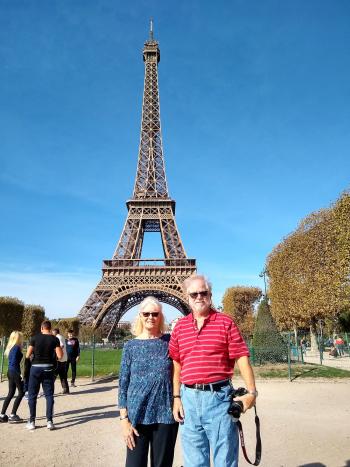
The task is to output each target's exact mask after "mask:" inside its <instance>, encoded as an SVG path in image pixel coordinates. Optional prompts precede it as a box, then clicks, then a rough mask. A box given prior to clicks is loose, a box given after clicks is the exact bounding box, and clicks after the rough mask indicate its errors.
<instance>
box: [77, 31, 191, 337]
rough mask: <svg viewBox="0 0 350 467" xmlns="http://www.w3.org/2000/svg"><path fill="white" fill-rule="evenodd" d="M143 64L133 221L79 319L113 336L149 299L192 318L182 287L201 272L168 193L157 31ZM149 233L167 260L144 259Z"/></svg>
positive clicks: (146, 47) (127, 223)
mask: <svg viewBox="0 0 350 467" xmlns="http://www.w3.org/2000/svg"><path fill="white" fill-rule="evenodd" d="M143 60H144V62H145V79H144V91H143V102H142V119H141V135H140V145H139V153H138V162H137V172H136V179H135V184H134V191H133V196H132V198H131V199H129V200H128V201H127V203H126V205H127V209H128V215H127V218H126V221H125V224H124V228H123V230H122V233H121V235H120V239H119V242H118V244H117V247H116V249H115V252H114V255H113V258H112V259H110V260H105V261H103V266H102V279H101V281H100V282H99V284H98V285H97V286H96V288H95V289H94V290H93V292H92V293H91V295H90V297H89V298H88V300H87V301H86V303H85V304H84V306H83V307H82V309H81V310H80V312H79V315H78V317H79V320H80V322H81V323H82V324H88V325H92V326H94V327H95V328H97V327H99V326H100V325H101V324H102V323H103V324H108V325H109V324H110V325H111V330H112V329H113V327H114V326H116V325H117V323H118V322H119V320H120V318H121V317H122V316H123V315H124V314H125V313H126V312H127V311H128V309H130V308H132V307H133V306H135V305H137V304H138V303H140V302H141V301H142V300H143V298H144V297H146V296H147V295H154V296H156V297H157V298H158V300H159V301H160V302H163V303H168V304H170V305H172V306H174V307H175V308H177V309H178V310H179V311H180V312H181V313H183V314H187V313H188V312H189V309H188V306H187V298H186V296H185V294H184V293H183V291H182V287H181V286H182V283H183V281H184V280H185V279H186V278H188V277H189V276H191V275H192V274H194V273H195V272H196V260H195V259H190V258H188V257H187V255H186V252H185V249H184V246H183V243H182V240H181V237H180V233H179V230H178V227H177V225H176V221H175V201H174V200H173V199H171V198H170V196H169V193H168V185H167V180H166V174H165V165H164V156H163V144H162V136H161V124H160V105H159V89H158V63H159V61H160V51H159V47H158V42H157V41H155V40H154V38H153V29H152V28H151V32H150V37H149V40H147V41H146V42H145V45H144V49H143ZM120 131H123V129H120ZM146 232H160V237H161V242H162V249H163V252H164V257H163V258H160V259H155V258H152V259H147V260H144V259H141V258H142V245H143V240H144V235H145V233H146ZM110 333H111V331H110V332H109V335H110Z"/></svg>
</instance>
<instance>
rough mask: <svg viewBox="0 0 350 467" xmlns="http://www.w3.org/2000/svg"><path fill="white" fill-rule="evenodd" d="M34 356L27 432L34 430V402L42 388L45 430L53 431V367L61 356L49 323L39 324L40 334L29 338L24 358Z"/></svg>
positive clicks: (29, 389)
mask: <svg viewBox="0 0 350 467" xmlns="http://www.w3.org/2000/svg"><path fill="white" fill-rule="evenodd" d="M31 355H34V357H33V361H32V366H31V369H30V374H29V383H28V405H29V412H30V418H29V420H28V423H27V425H26V428H27V429H28V430H35V417H36V402H37V397H38V393H39V389H40V384H41V385H42V387H43V390H44V394H45V398H46V419H47V428H48V429H49V430H54V429H55V426H54V424H53V420H52V417H53V406H54V399H53V394H54V387H55V367H56V359H60V358H62V356H63V351H62V349H61V346H60V341H59V340H58V339H57V337H55V336H53V335H52V334H51V322H50V321H43V322H42V323H41V334H37V335H35V336H34V337H32V338H31V340H30V343H29V347H28V350H27V355H26V358H28V359H29V358H31Z"/></svg>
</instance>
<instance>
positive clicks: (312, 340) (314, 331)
mask: <svg viewBox="0 0 350 467" xmlns="http://www.w3.org/2000/svg"><path fill="white" fill-rule="evenodd" d="M316 323H317V321H316V318H311V323H310V344H311V351H312V352H317V351H318V346H317V328H316Z"/></svg>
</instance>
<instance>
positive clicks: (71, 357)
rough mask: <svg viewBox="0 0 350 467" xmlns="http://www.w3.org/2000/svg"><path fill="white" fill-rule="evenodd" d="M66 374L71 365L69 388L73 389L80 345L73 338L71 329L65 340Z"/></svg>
mask: <svg viewBox="0 0 350 467" xmlns="http://www.w3.org/2000/svg"><path fill="white" fill-rule="evenodd" d="M67 357H68V359H67V374H68V369H69V365H70V364H71V365H72V379H71V386H73V387H74V388H75V387H76V386H75V378H76V376H77V362H78V361H79V359H80V345H79V341H78V339H77V338H76V337H74V331H73V329H70V330H69V331H68V339H67Z"/></svg>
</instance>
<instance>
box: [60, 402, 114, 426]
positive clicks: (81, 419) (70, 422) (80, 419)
mask: <svg viewBox="0 0 350 467" xmlns="http://www.w3.org/2000/svg"><path fill="white" fill-rule="evenodd" d="M107 407H114V406H106V408H107ZM102 408H104V407H90V408H87V409H83V410H81V412H84V411H86V410H89V411H91V410H94V409H99V410H101V409H102ZM77 412H79V411H78V410H72V411H70V412H69V411H68V412H64V413H63V414H62V415H65V416H67V415H70V414H72V413H77ZM119 415H120V413H119V410H109V411H107V412H95V413H89V414H86V415H81V416H76V417H74V416H73V417H70V418H67V419H66V420H62V421H61V422H57V421H55V427H56V430H63V429H65V428H69V427H72V426H74V425H82V424H83V423H89V422H90V421H91V420H99V419H100V420H106V419H108V418H113V419H115V418H116V417H119Z"/></svg>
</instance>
